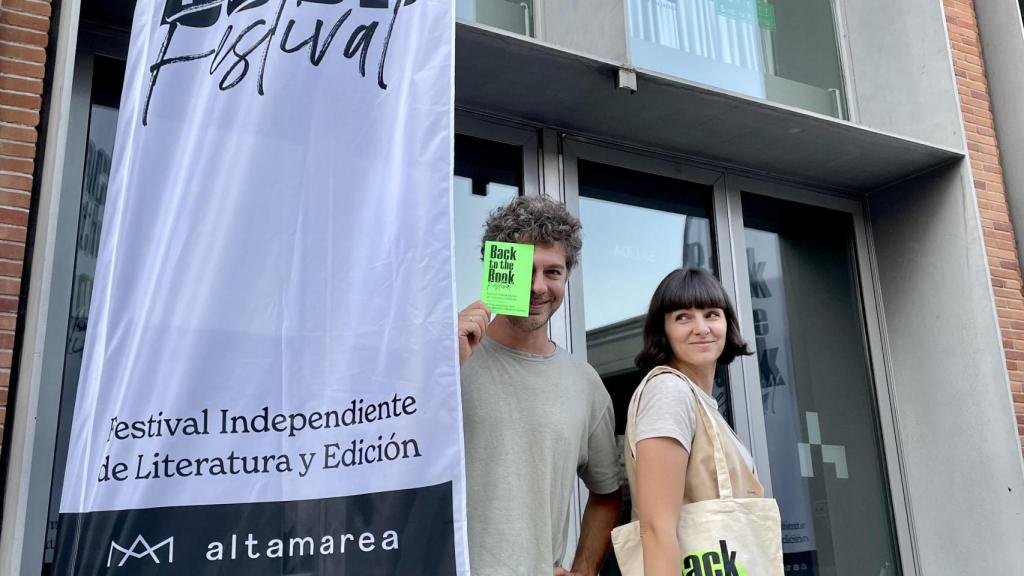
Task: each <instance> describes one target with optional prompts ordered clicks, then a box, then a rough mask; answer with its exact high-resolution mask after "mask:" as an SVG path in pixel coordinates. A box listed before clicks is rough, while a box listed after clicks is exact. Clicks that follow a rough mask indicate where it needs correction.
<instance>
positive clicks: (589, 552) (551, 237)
mask: <svg viewBox="0 0 1024 576" xmlns="http://www.w3.org/2000/svg"><path fill="white" fill-rule="evenodd" d="M580 229H581V227H580V223H579V220H577V219H576V218H574V217H573V216H572V215H570V214H569V213H568V212H567V211H566V210H565V208H564V207H563V206H562V205H561V204H558V203H557V202H554V201H552V200H548V199H546V198H537V197H529V198H528V197H520V198H517V199H515V200H513V201H512V202H510V203H509V204H508V205H506V206H503V207H500V208H498V209H496V210H495V211H494V212H492V213H491V214H490V216H489V218H488V220H487V224H486V227H485V231H484V238H483V239H484V240H485V241H487V240H496V241H501V242H517V243H523V244H532V245H534V256H533V281H532V286H531V291H530V314H529V316H527V317H514V316H503V315H497V316H495V318H494V320H493V321H491V319H490V312H489V311H488V310H487V307H486V306H485V305H484V304H483V303H482V302H479V301H478V302H474V303H473V304H471V305H470V306H469V307H467V308H466V309H465V310H463V311H462V312H461V313H460V314H459V361H460V363H461V364H462V403H463V419H464V422H465V442H466V493H467V513H468V517H469V557H470V568H471V569H472V571H473V574H474V576H513V575H515V576H518V575H522V576H544V575H546V574H548V573H552V572H553V574H554V575H555V576H559V575H569V574H571V575H574V576H575V575H577V574H578V575H581V576H594V575H595V574H597V571H598V570H599V569H600V567H601V564H602V563H603V561H604V558H605V555H606V553H607V551H608V547H609V543H610V532H611V529H612V528H613V527H614V525H615V523H616V521H617V520H618V517H619V512H620V508H621V499H620V493H619V486H620V472H619V462H618V454H617V453H618V449H617V448H616V443H615V418H614V415H613V413H612V404H611V398H610V397H609V396H608V392H607V391H606V390H605V388H604V385H603V383H602V382H601V379H600V377H599V376H598V375H597V372H596V371H595V370H594V369H593V368H592V367H590V365H589V364H587V363H586V362H583V361H581V360H578V359H576V358H573V357H572V356H571V355H570V354H569V353H568V352H567V351H565V350H564V349H562V348H559V347H558V346H557V345H555V343H554V342H552V341H551V340H550V339H549V338H548V321H549V320H550V318H551V316H552V315H553V314H554V313H555V311H557V310H558V308H559V306H561V304H562V299H563V296H564V294H565V285H566V280H567V278H568V276H569V272H570V271H571V270H572V268H573V266H574V265H575V264H576V261H577V259H578V258H579V253H580V248H581V246H582V241H581V239H580ZM577 476H579V478H581V479H582V480H583V482H584V483H585V484H586V486H587V488H588V490H589V491H590V497H589V499H588V501H587V506H586V510H585V512H584V515H583V524H582V528H581V530H580V539H579V543H578V545H577V548H576V555H575V558H574V560H573V564H572V571H571V572H566V571H565V570H564V569H563V568H562V567H561V563H562V556H563V554H564V551H565V544H566V534H567V531H568V526H569V501H570V497H571V494H572V489H573V485H574V483H575V481H576V478H577Z"/></svg>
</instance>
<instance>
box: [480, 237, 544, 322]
mask: <svg viewBox="0 0 1024 576" xmlns="http://www.w3.org/2000/svg"><path fill="white" fill-rule="evenodd" d="M532 283H533V245H531V244H513V243H511V242H491V241H487V242H485V243H484V275H483V281H482V283H481V285H480V299H481V300H483V301H484V304H487V307H488V308H490V309H491V313H492V314H503V315H505V316H529V315H530V285H531V284H532Z"/></svg>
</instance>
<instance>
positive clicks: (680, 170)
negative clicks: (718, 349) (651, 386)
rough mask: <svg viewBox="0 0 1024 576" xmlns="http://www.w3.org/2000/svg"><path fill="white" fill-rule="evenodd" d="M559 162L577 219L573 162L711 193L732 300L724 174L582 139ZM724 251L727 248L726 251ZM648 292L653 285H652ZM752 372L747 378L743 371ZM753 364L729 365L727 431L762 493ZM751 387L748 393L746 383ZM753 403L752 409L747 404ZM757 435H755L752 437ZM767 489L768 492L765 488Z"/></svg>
mask: <svg viewBox="0 0 1024 576" xmlns="http://www.w3.org/2000/svg"><path fill="white" fill-rule="evenodd" d="M562 158H563V162H564V165H565V189H566V207H567V208H568V210H569V212H571V213H572V214H573V215H575V216H577V217H579V176H578V163H579V161H580V160H587V161H591V162H597V163H601V164H606V165H611V166H615V167H618V168H625V169H627V170H634V171H637V172H645V173H649V174H654V175H657V176H663V177H667V178H672V179H676V180H680V181H684V182H692V183H695V184H699V185H704V186H709V187H711V188H712V198H711V199H710V200H711V205H712V217H711V220H712V235H713V241H714V246H715V260H716V262H717V264H718V270H719V274H720V276H721V279H722V285H723V286H724V287H725V290H726V292H728V293H729V297H730V298H732V299H733V301H734V302H735V301H737V300H738V296H739V294H738V293H737V291H736V285H737V282H738V279H737V270H736V268H735V266H734V265H733V259H732V258H731V257H729V256H728V254H729V253H730V252H731V247H732V246H733V245H734V244H735V243H736V242H737V238H738V239H739V241H740V242H742V239H743V236H742V235H741V236H738V237H734V234H735V230H734V229H732V228H731V227H730V226H729V211H728V206H727V204H726V194H725V193H726V189H725V186H726V181H725V173H724V172H722V171H719V170H709V169H707V168H702V167H698V166H695V165H693V164H690V163H687V162H684V161H682V160H680V159H676V158H672V157H669V156H662V155H660V154H656V153H652V152H644V151H630V152H625V151H622V150H621V149H617V148H614V147H611V146H608V145H605V144H602V143H598V142H593V141H589V140H586V139H582V138H578V137H573V136H565V137H563V139H562ZM726 247H729V248H730V249H726ZM583 266H586V262H584V263H582V264H581V266H578V267H577V268H576V270H573V272H572V275H571V276H570V278H569V284H570V290H569V292H570V293H571V294H572V299H573V302H574V303H576V305H575V306H573V307H572V309H571V310H570V314H571V316H572V324H573V326H577V327H582V326H585V325H586V323H585V320H584V312H583V305H582V302H583V299H584V294H583V272H582V267H583ZM652 291H653V286H652ZM586 339H587V335H586V330H585V329H576V330H573V331H572V341H573V350H575V351H579V352H578V353H579V355H580V356H581V357H582V358H584V359H586V351H587V341H586ZM751 369H752V370H753V371H752V372H750V373H749V374H747V373H746V372H747V371H750V370H751ZM757 377H758V370H757V363H756V362H754V363H753V364H752V365H751V364H749V363H740V362H734V363H732V364H731V365H730V366H729V386H728V388H729V398H730V401H731V403H732V410H733V412H732V414H733V427H734V428H735V430H736V434H737V436H739V437H740V439H741V440H742V441H743V442H744V444H746V445H747V446H748V447H750V449H751V454H752V455H753V457H754V462H755V464H756V465H757V469H758V472H759V474H760V473H762V471H768V473H767V474H765V475H764V477H763V480H764V483H765V486H766V488H768V487H770V486H771V481H770V471H769V467H768V443H767V440H766V439H765V435H764V416H763V414H761V412H760V411H759V410H750V409H749V406H751V405H753V406H756V405H758V404H759V403H760V398H761V396H760V394H761V392H760V383H759V382H758V381H757ZM752 381H753V382H755V383H756V386H755V387H754V388H752V389H749V390H748V388H750V382H752ZM754 401H756V402H755V403H753V404H752V402H754ZM758 430H760V431H761V432H760V433H758ZM768 489H769V490H770V488H768Z"/></svg>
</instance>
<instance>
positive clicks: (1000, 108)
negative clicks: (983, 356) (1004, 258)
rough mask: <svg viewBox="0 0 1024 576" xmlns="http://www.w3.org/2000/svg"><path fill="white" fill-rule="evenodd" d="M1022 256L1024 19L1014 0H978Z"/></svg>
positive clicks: (998, 129)
mask: <svg viewBox="0 0 1024 576" xmlns="http://www.w3.org/2000/svg"><path fill="white" fill-rule="evenodd" d="M975 11H976V12H977V17H978V28H979V29H980V31H981V46H982V52H983V54H984V57H985V74H986V75H987V77H988V87H989V97H990V99H991V102H992V111H993V114H994V116H995V124H996V135H997V136H996V137H997V138H998V139H999V153H1000V156H1001V157H1002V164H1003V177H1004V179H1005V184H1006V195H1007V197H1008V198H1009V203H1010V214H1011V216H1012V217H1013V229H1014V230H1017V231H1018V233H1017V257H1018V258H1021V257H1022V255H1024V21H1022V19H1021V4H1019V3H1017V2H1015V1H1014V0H987V1H983V2H976V3H975Z"/></svg>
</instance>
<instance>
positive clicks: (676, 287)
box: [626, 268, 764, 576]
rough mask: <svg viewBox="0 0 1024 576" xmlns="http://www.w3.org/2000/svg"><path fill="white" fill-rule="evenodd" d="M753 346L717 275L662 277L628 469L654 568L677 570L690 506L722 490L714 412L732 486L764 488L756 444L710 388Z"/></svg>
mask: <svg viewBox="0 0 1024 576" xmlns="http://www.w3.org/2000/svg"><path fill="white" fill-rule="evenodd" d="M751 353H752V352H751V351H750V349H749V348H748V347H747V344H746V343H745V342H744V341H743V338H742V337H741V336H740V330H739V322H738V321H737V320H736V312H735V310H734V309H733V306H732V303H731V302H730V301H729V296H728V295H727V294H726V293H725V290H724V289H723V288H722V285H721V283H719V281H718V279H716V278H715V277H714V276H712V275H711V274H710V273H708V272H706V271H704V270H700V269H695V268H689V269H685V270H675V271H673V272H671V273H670V274H669V275H668V276H666V277H665V279H664V280H662V281H661V284H659V285H658V288H657V290H655V291H654V296H653V297H652V298H651V305H650V308H649V309H648V312H647V318H646V321H645V323H644V346H643V351H642V352H640V354H639V355H638V356H637V358H636V364H637V366H638V367H639V368H640V369H641V370H644V371H645V372H647V376H646V377H645V378H644V380H643V382H641V384H640V386H639V387H638V388H637V390H636V392H635V393H634V394H633V399H632V400H631V401H630V405H629V415H628V418H627V424H626V439H627V442H626V444H627V448H626V470H627V474H628V476H629V484H630V486H631V488H632V495H633V519H634V520H639V522H640V541H641V543H642V546H643V564H644V574H645V576H668V575H669V574H672V575H674V576H678V574H679V570H680V551H679V544H678V540H677V534H676V528H677V526H678V524H679V519H680V517H681V514H682V508H683V506H684V505H685V504H690V503H692V502H700V501H703V500H712V499H717V498H718V497H719V494H718V484H717V476H716V473H715V464H714V447H713V446H714V444H713V441H712V440H711V437H710V434H709V428H708V427H707V426H708V425H710V424H711V420H709V419H708V418H709V417H710V418H714V419H715V421H716V422H717V428H718V430H720V431H721V433H720V434H719V437H720V439H721V445H722V451H723V452H724V454H725V456H726V462H727V464H728V466H727V467H728V469H729V473H730V477H731V481H732V485H733V494H734V495H735V496H736V497H743V498H749V497H753V498H759V497H761V496H763V493H764V489H763V488H762V487H761V484H760V482H758V480H757V476H756V473H755V471H754V466H753V458H751V456H750V452H749V451H748V450H747V449H746V448H745V447H744V446H743V445H742V444H741V443H740V441H739V439H738V438H737V437H736V434H735V433H734V432H733V431H732V429H731V428H730V427H729V425H728V423H726V421H725V419H723V418H722V416H721V415H720V414H719V412H718V402H717V401H716V400H715V399H714V398H713V397H712V395H711V391H712V386H713V385H714V381H715V369H716V368H717V366H718V365H720V364H721V365H724V364H729V363H730V362H732V361H733V359H735V358H736V357H737V356H740V355H747V354H751ZM698 402H703V403H704V405H706V406H707V408H708V410H707V411H704V409H703V408H702V407H701V406H700V405H699V404H698ZM702 419H703V420H702ZM702 422H706V424H702Z"/></svg>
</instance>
